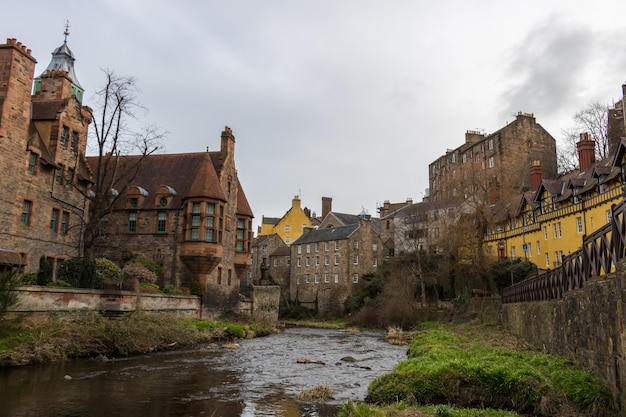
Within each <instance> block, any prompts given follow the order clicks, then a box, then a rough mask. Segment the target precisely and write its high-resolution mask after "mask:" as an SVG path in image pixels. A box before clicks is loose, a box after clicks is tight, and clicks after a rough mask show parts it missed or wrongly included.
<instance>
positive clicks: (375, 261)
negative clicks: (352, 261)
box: [372, 258, 378, 268]
mask: <svg viewBox="0 0 626 417" xmlns="http://www.w3.org/2000/svg"><path fill="white" fill-rule="evenodd" d="M372 266H373V267H374V268H376V267H377V266H378V258H374V259H372Z"/></svg>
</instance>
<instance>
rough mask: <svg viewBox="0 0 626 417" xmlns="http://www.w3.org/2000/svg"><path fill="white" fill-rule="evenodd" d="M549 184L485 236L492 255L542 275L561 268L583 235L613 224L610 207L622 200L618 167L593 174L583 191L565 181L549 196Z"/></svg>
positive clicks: (531, 194)
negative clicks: (523, 263)
mask: <svg viewBox="0 0 626 417" xmlns="http://www.w3.org/2000/svg"><path fill="white" fill-rule="evenodd" d="M555 182H557V181H553V183H555ZM545 183H546V181H544V182H543V183H542V184H541V186H540V187H539V189H538V190H537V192H536V193H535V194H533V193H527V194H525V195H524V197H523V198H522V199H521V203H520V205H519V208H518V209H517V210H513V211H511V213H510V215H509V216H508V217H507V218H506V219H504V220H503V221H500V222H499V223H497V224H496V226H494V227H493V228H492V230H488V231H487V233H486V235H485V238H484V242H485V247H486V251H487V254H488V255H490V256H493V257H497V258H498V259H504V258H506V259H511V260H514V259H519V258H521V259H526V260H528V261H530V262H532V263H534V264H535V265H537V267H538V268H539V269H552V268H555V267H557V266H560V265H561V263H562V257H563V256H567V255H568V254H570V253H573V252H575V251H577V250H578V249H580V248H581V246H582V243H583V237H584V236H585V235H590V234H592V233H593V232H595V231H596V230H598V229H599V228H601V227H602V226H604V225H606V224H607V223H608V222H609V221H610V219H611V206H612V205H614V204H618V203H620V202H621V201H622V199H623V198H624V187H623V182H622V179H621V175H620V168H619V167H613V168H611V167H610V166H605V167H604V168H603V169H598V170H596V169H593V172H592V173H591V174H590V175H589V176H588V178H587V179H586V180H585V184H582V182H579V184H580V186H579V187H576V186H575V185H574V184H575V183H576V182H575V181H568V180H563V181H561V184H560V185H561V186H562V187H561V191H560V192H558V191H557V192H555V191H554V188H555V187H552V191H550V189H551V187H549V186H546V185H545ZM553 185H554V184H553ZM557 185H558V184H557ZM556 188H557V189H558V187H556Z"/></svg>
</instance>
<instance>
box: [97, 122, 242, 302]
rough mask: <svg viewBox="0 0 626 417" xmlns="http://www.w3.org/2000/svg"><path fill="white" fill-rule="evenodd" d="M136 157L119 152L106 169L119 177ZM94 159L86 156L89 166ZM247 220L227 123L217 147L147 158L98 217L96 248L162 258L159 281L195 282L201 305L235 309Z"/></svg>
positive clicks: (107, 253) (102, 252)
mask: <svg viewBox="0 0 626 417" xmlns="http://www.w3.org/2000/svg"><path fill="white" fill-rule="evenodd" d="M139 158H141V156H122V157H120V159H119V165H118V166H116V167H115V168H113V167H112V169H117V170H118V172H119V173H120V175H119V177H120V178H121V179H122V180H125V179H126V178H127V177H126V176H125V175H124V172H126V170H130V169H132V167H134V166H136V163H137V160H138V159H139ZM97 159H98V158H97V157H89V158H88V162H89V163H90V164H91V165H92V166H95V164H97ZM113 188H115V185H113ZM252 218H253V215H252V210H251V209H250V205H249V204H248V200H247V198H246V196H245V193H244V191H243V188H242V186H241V183H240V182H239V178H238V177H237V170H236V167H235V136H234V135H233V133H232V130H231V129H230V128H229V127H226V128H225V129H224V131H223V132H222V134H221V145H220V150H219V151H216V152H208V150H207V152H197V153H185V154H163V155H158V154H152V155H150V156H148V157H147V158H145V159H144V160H143V162H142V165H141V169H140V170H139V172H138V173H137V175H136V176H135V177H134V179H133V180H132V183H131V184H130V186H129V187H127V188H126V191H124V192H123V193H121V194H120V195H119V198H118V199H117V201H116V203H115V206H114V208H113V211H112V212H111V213H110V214H109V215H108V216H107V217H106V218H104V219H103V222H102V227H101V234H102V235H101V236H100V237H99V238H98V240H97V244H96V247H95V252H96V253H97V254H98V256H104V257H106V258H108V259H111V260H113V261H116V262H120V263H121V262H122V261H123V258H124V257H129V256H131V255H133V254H143V255H148V256H150V257H152V258H154V259H156V260H157V261H158V262H159V263H160V264H161V267H162V271H163V277H162V282H161V285H168V284H170V285H174V286H179V285H181V286H186V285H188V284H189V283H191V282H194V281H198V282H199V283H200V284H201V286H202V288H203V289H204V301H205V308H209V309H216V310H223V309H228V308H235V307H236V306H237V302H238V294H239V288H240V280H241V279H242V278H245V275H246V272H247V271H248V268H249V267H250V245H251V240H252ZM206 306H208V307H206Z"/></svg>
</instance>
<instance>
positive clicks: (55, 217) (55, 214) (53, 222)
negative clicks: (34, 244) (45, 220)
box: [50, 208, 59, 233]
mask: <svg viewBox="0 0 626 417" xmlns="http://www.w3.org/2000/svg"><path fill="white" fill-rule="evenodd" d="M58 227H59V209H55V208H53V209H52V216H51V217H50V231H51V232H55V233H56V232H57V230H58Z"/></svg>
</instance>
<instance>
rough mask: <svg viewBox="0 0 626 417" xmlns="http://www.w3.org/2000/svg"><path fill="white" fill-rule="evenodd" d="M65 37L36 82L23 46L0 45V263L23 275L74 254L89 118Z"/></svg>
mask: <svg viewBox="0 0 626 417" xmlns="http://www.w3.org/2000/svg"><path fill="white" fill-rule="evenodd" d="M65 35H66V38H65V40H64V42H63V44H62V45H61V46H59V47H58V48H56V49H55V50H54V51H53V52H52V59H51V61H50V64H49V65H48V67H47V68H46V70H45V71H43V73H41V74H40V75H39V76H38V77H36V78H35V77H34V75H35V64H36V62H37V61H36V60H35V58H34V57H33V56H32V55H31V51H30V50H29V49H27V48H26V46H24V45H23V44H21V43H20V42H18V41H17V40H15V39H7V41H6V43H5V44H2V45H0V167H1V169H2V172H3V175H2V176H0V187H1V188H2V190H3V191H2V195H1V196H0V253H2V255H3V256H2V257H1V259H0V261H1V262H2V263H4V264H5V265H6V264H9V265H13V266H17V265H21V266H22V271H24V272H34V271H37V270H38V269H39V265H40V262H41V260H42V259H44V258H45V259H47V260H48V261H49V262H50V263H52V266H53V269H54V267H55V266H56V264H58V263H59V262H60V261H62V260H65V259H68V258H70V257H76V256H81V254H82V239H81V237H82V226H83V224H84V220H85V217H86V209H87V203H86V199H85V198H84V195H85V191H86V190H87V188H88V187H89V186H90V179H91V174H90V172H89V169H88V168H87V165H86V162H85V149H86V146H87V131H88V127H89V124H90V123H91V120H92V112H91V109H90V108H89V107H87V106H83V104H82V96H83V88H82V87H81V85H80V84H79V82H78V79H77V78H76V74H75V71H74V61H75V58H74V55H73V54H72V52H71V51H70V49H69V47H68V45H67V35H68V33H66V34H65ZM31 92H32V94H31Z"/></svg>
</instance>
